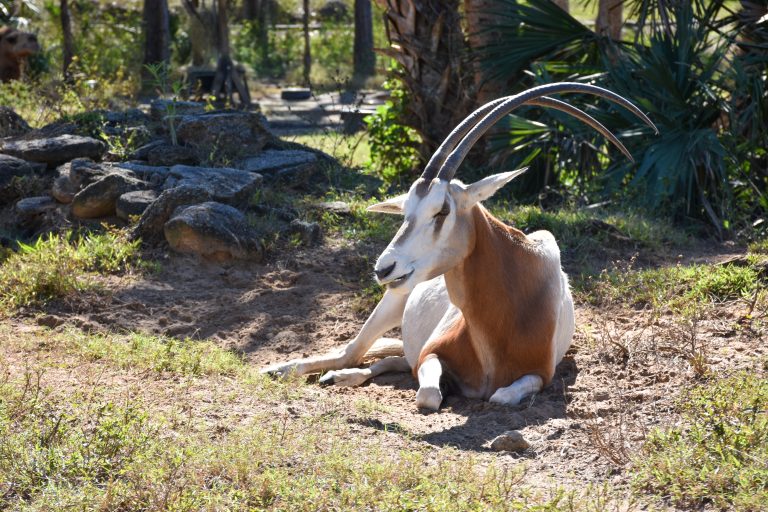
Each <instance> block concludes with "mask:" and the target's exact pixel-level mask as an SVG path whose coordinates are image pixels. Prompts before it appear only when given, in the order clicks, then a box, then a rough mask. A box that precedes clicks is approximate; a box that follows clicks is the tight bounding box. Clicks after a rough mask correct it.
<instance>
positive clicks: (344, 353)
mask: <svg viewBox="0 0 768 512" xmlns="http://www.w3.org/2000/svg"><path fill="white" fill-rule="evenodd" d="M407 299H408V296H407V295H399V294H396V293H392V292H391V291H389V290H387V291H386V292H385V293H384V296H383V297H382V298H381V301H380V302H379V303H378V305H377V306H376V309H374V310H373V313H371V316H369V317H368V320H366V321H365V324H363V328H362V329H361V330H360V333H359V334H358V335H357V336H355V339H353V340H352V341H350V342H349V343H348V344H347V346H346V347H344V348H343V349H341V350H339V351H337V352H332V353H329V354H325V355H322V356H315V357H308V358H306V359H293V360H291V361H288V362H285V363H279V364H275V365H272V366H269V367H267V368H264V369H262V370H261V373H266V374H269V375H272V376H274V377H284V376H286V375H288V374H291V373H295V374H296V375H306V374H308V373H315V372H319V371H323V370H341V369H343V368H349V367H352V366H357V365H359V364H360V363H361V362H362V359H363V356H365V353H366V352H367V351H368V349H369V348H371V346H372V345H373V343H374V342H375V341H376V339H377V338H379V337H380V336H381V335H382V334H384V333H385V332H387V331H388V330H390V329H394V328H395V327H398V326H399V325H400V324H401V323H402V321H403V310H404V309H405V302H406V300H407Z"/></svg>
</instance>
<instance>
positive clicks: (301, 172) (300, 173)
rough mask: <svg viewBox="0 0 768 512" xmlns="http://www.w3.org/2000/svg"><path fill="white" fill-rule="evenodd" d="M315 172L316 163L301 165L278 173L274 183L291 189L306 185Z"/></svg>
mask: <svg viewBox="0 0 768 512" xmlns="http://www.w3.org/2000/svg"><path fill="white" fill-rule="evenodd" d="M315 171H317V164H316V163H308V164H301V165H297V166H294V167H289V168H288V169H283V170H281V171H278V172H277V174H276V175H275V183H277V184H280V185H285V186H287V187H291V188H298V187H301V186H303V185H306V184H307V183H308V182H309V180H310V179H312V176H314V174H315Z"/></svg>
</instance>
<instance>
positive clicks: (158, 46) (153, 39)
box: [143, 0, 171, 65]
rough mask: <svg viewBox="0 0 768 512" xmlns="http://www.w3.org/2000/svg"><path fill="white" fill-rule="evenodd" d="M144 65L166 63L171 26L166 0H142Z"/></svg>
mask: <svg viewBox="0 0 768 512" xmlns="http://www.w3.org/2000/svg"><path fill="white" fill-rule="evenodd" d="M143 29H144V65H147V64H161V63H164V64H168V62H169V61H170V57H171V26H170V14H169V13H168V1H167V0H144V13H143Z"/></svg>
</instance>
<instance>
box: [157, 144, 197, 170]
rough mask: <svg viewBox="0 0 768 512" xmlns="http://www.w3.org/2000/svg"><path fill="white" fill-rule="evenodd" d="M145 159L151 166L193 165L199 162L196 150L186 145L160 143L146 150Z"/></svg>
mask: <svg viewBox="0 0 768 512" xmlns="http://www.w3.org/2000/svg"><path fill="white" fill-rule="evenodd" d="M147 161H148V162H149V165H153V166H171V165H177V164H184V165H195V164H197V163H199V162H200V159H199V158H198V157H197V152H196V151H195V150H194V149H192V148H189V147H187V146H173V145H171V144H161V145H159V146H156V147H154V148H152V149H150V150H149V151H147Z"/></svg>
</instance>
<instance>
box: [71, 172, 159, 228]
mask: <svg viewBox="0 0 768 512" xmlns="http://www.w3.org/2000/svg"><path fill="white" fill-rule="evenodd" d="M145 186H146V184H145V183H144V182H142V181H141V180H139V179H137V178H134V177H131V176H129V175H128V174H127V173H123V174H120V173H113V174H107V175H106V176H104V177H103V178H101V179H100V180H98V181H95V182H93V183H91V184H90V185H88V186H86V187H85V188H83V189H82V190H80V192H78V193H77V194H75V197H74V198H73V199H72V215H74V216H75V217H79V218H81V219H93V218H96V217H106V216H108V215H113V214H114V213H115V208H116V204H117V198H119V197H120V196H121V195H123V194H125V193H126V192H130V191H132V190H137V189H140V188H143V187H145Z"/></svg>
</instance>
